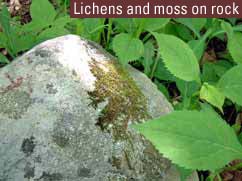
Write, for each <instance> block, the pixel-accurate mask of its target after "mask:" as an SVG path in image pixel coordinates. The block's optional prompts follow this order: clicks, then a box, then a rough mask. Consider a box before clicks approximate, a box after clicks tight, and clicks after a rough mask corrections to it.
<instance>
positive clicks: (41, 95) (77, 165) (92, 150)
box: [0, 35, 179, 181]
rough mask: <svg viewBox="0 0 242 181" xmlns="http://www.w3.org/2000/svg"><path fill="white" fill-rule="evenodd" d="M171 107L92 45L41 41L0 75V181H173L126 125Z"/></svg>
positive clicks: (151, 150)
mask: <svg viewBox="0 0 242 181" xmlns="http://www.w3.org/2000/svg"><path fill="white" fill-rule="evenodd" d="M171 110H172V108H171V106H170V104H169V103H168V102H167V100H166V99H165V98H164V96H163V95H162V94H161V93H160V92H159V91H158V90H157V89H156V87H155V86H154V85H153V84H152V83H151V82H150V80H149V79H147V78H146V77H145V76H144V75H143V74H141V73H140V72H138V71H136V70H134V69H133V68H131V67H129V68H128V70H125V69H123V67H121V66H120V65H119V64H118V63H117V60H116V59H115V58H114V57H112V56H110V55H109V54H108V53H106V52H105V51H104V50H102V49H101V48H100V47H98V46H97V45H95V44H94V43H92V42H88V41H86V40H84V39H81V38H80V37H78V36H73V35H68V36H64V37H60V38H56V39H53V40H49V41H46V42H44V43H42V44H40V45H38V46H36V47H35V48H33V49H32V50H30V51H29V52H27V53H25V54H24V55H23V56H21V57H19V58H17V59H16V60H15V61H14V62H13V63H11V64H10V65H8V66H6V67H4V68H3V69H1V70H0V138H1V139H0V181H25V180H26V181H27V180H34V181H79V180H80V181H82V180H83V181H131V180H140V181H153V180H154V181H167V180H169V178H172V181H178V180H179V179H178V176H175V177H174V175H176V174H177V173H175V171H172V172H171V171H170V170H169V169H170V167H171V164H170V162H169V161H168V160H167V159H164V158H162V156H161V155H160V154H159V153H158V152H157V151H156V150H155V148H154V147H153V146H152V145H151V144H150V142H148V141H147V140H145V139H144V138H143V137H142V136H141V135H139V134H137V133H136V132H135V131H134V130H132V129H131V128H130V124H131V123H135V122H142V121H145V120H147V119H150V118H155V117H158V116H161V115H163V114H166V113H169V112H170V111H171Z"/></svg>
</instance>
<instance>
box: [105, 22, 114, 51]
mask: <svg viewBox="0 0 242 181" xmlns="http://www.w3.org/2000/svg"><path fill="white" fill-rule="evenodd" d="M112 25H113V20H112V18H109V19H108V34H107V44H106V48H107V47H108V46H109V42H110V37H111V34H112Z"/></svg>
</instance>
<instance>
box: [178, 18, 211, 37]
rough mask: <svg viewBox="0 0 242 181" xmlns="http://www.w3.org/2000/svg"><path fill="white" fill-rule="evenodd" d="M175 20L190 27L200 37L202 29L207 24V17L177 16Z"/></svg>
mask: <svg viewBox="0 0 242 181" xmlns="http://www.w3.org/2000/svg"><path fill="white" fill-rule="evenodd" d="M175 21H177V22H179V23H182V24H184V25H185V26H187V27H188V28H190V29H191V30H192V31H193V32H194V33H195V34H196V36H197V37H200V30H201V29H202V28H203V27H204V26H205V24H206V22H207V20H206V18H176V19H175Z"/></svg>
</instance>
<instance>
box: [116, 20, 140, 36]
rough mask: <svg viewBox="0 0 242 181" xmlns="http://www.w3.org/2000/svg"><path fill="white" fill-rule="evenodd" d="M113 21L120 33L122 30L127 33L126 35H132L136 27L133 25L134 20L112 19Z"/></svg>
mask: <svg viewBox="0 0 242 181" xmlns="http://www.w3.org/2000/svg"><path fill="white" fill-rule="evenodd" d="M113 21H114V22H115V23H116V25H117V27H118V29H119V30H120V32H122V30H125V31H127V32H128V33H131V34H132V33H134V32H135V31H136V29H137V27H138V25H137V24H136V23H135V21H134V18H114V19H113Z"/></svg>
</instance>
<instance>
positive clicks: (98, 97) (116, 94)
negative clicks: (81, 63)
mask: <svg viewBox="0 0 242 181" xmlns="http://www.w3.org/2000/svg"><path fill="white" fill-rule="evenodd" d="M90 66H91V71H92V73H93V75H94V76H95V77H96V82H95V90H94V91H92V92H89V96H90V98H91V99H92V106H94V107H95V108H97V106H98V104H99V103H101V102H104V101H105V100H107V102H108V103H107V105H106V106H105V107H104V109H103V110H102V112H101V114H100V116H99V119H98V121H97V125H99V126H100V127H101V128H102V129H103V130H104V129H106V130H109V128H112V132H113V135H114V136H115V137H116V138H120V139H125V138H126V136H127V134H126V130H127V127H128V123H129V122H130V121H139V120H144V119H148V118H150V116H149V114H148V112H147V101H146V98H145V97H144V95H143V94H142V92H141V91H140V90H139V88H138V87H137V86H136V84H135V82H134V81H133V79H132V78H131V77H130V76H129V74H128V72H127V71H126V70H125V69H124V68H123V67H122V66H121V65H120V64H118V63H117V61H115V60H113V61H106V62H101V63H100V62H97V61H95V60H93V62H92V63H91V64H90Z"/></svg>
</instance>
